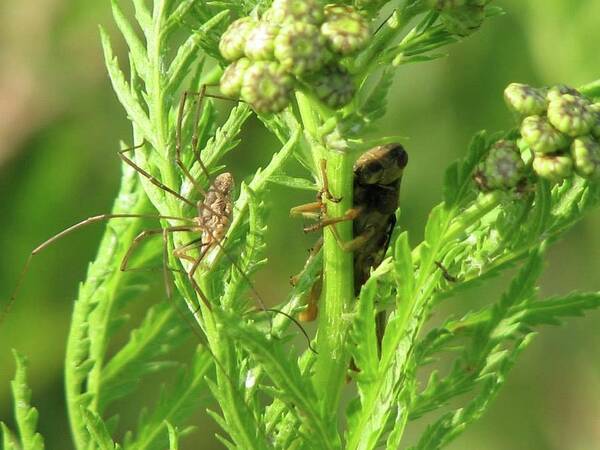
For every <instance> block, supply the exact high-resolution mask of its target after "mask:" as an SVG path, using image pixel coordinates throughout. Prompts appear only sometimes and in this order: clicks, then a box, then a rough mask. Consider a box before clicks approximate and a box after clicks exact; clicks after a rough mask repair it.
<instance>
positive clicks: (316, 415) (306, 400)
mask: <svg viewBox="0 0 600 450" xmlns="http://www.w3.org/2000/svg"><path fill="white" fill-rule="evenodd" d="M219 322H220V323H221V327H222V330H223V332H224V333H226V334H227V335H228V336H230V337H231V338H232V339H234V340H235V341H236V342H237V343H238V344H239V345H241V346H242V347H243V348H244V349H245V350H246V351H248V352H249V353H250V354H251V355H252V356H253V357H254V358H256V359H257V360H258V361H259V362H260V363H261V365H263V366H264V368H265V373H266V374H267V376H269V378H271V380H273V382H274V383H275V386H277V387H278V388H279V389H280V390H281V391H282V393H284V394H285V395H286V396H287V397H289V398H290V400H291V401H292V402H293V404H294V405H296V408H298V409H299V410H300V411H301V412H302V415H301V416H302V418H303V419H304V420H305V421H306V424H307V426H308V427H309V428H310V429H312V430H314V432H315V434H316V436H315V438H316V439H317V440H318V441H319V443H320V444H319V448H323V449H330V448H336V447H337V444H336V441H337V439H338V438H337V437H336V436H335V435H333V436H332V435H331V434H330V431H329V430H326V429H325V428H324V424H325V421H324V420H323V418H322V417H321V416H320V412H319V407H318V402H317V398H316V394H315V392H314V390H313V388H312V385H311V384H310V382H309V380H308V379H307V378H305V377H303V376H302V374H301V372H300V368H299V367H298V364H297V363H296V361H294V360H293V359H291V358H290V357H289V356H288V353H289V352H288V351H287V350H286V349H285V348H284V347H283V346H281V344H280V343H278V342H277V341H276V340H270V341H269V340H267V338H266V337H265V336H264V335H263V334H262V333H260V332H258V331H257V330H256V329H254V328H252V327H250V326H248V325H247V324H245V323H243V322H240V320H239V318H237V317H230V316H227V315H224V314H222V315H220V318H219Z"/></svg>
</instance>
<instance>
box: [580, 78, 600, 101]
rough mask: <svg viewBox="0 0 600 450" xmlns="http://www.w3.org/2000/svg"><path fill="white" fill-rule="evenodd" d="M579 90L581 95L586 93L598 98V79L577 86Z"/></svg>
mask: <svg viewBox="0 0 600 450" xmlns="http://www.w3.org/2000/svg"><path fill="white" fill-rule="evenodd" d="M579 91H580V92H581V93H582V94H583V95H587V96H588V97H592V98H598V97H600V80H596V81H592V82H591V83H588V84H586V85H584V86H581V87H580V88H579Z"/></svg>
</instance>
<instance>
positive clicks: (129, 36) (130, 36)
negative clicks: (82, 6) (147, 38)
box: [111, 0, 148, 79]
mask: <svg viewBox="0 0 600 450" xmlns="http://www.w3.org/2000/svg"><path fill="white" fill-rule="evenodd" d="M111 7H112V13H113V17H114V19H115V23H116V24H117V27H118V28H119V31H120V32H121V34H122V35H123V37H124V38H125V42H126V43H127V46H128V47H129V58H130V60H131V61H133V63H134V64H135V69H136V71H137V73H138V74H139V75H140V77H142V79H147V78H148V56H147V53H146V47H145V45H144V43H143V42H142V40H141V39H140V37H139V36H138V34H137V32H136V31H135V30H134V29H133V26H132V24H131V23H130V22H129V20H128V19H127V17H125V14H124V13H123V10H122V9H121V6H120V5H119V1H118V0H111Z"/></svg>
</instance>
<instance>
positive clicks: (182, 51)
mask: <svg viewBox="0 0 600 450" xmlns="http://www.w3.org/2000/svg"><path fill="white" fill-rule="evenodd" d="M228 15H229V11H227V10H225V11H221V12H220V13H218V14H217V15H215V16H214V17H213V18H211V19H210V20H209V21H208V22H206V23H204V24H203V25H202V27H200V29H199V30H198V31H196V32H194V33H193V34H192V35H191V36H189V37H188V38H187V40H186V41H185V42H184V43H183V45H181V46H180V47H179V48H178V49H177V54H176V55H175V58H174V59H173V61H172V62H171V65H170V66H169V70H168V73H167V85H166V88H165V92H167V93H172V92H175V91H176V90H177V89H178V88H179V86H180V85H181V83H182V82H183V80H184V79H185V77H186V76H187V75H188V74H189V71H190V67H191V66H192V64H193V62H194V61H195V60H196V59H197V58H198V48H199V47H200V43H201V42H202V40H203V39H204V38H205V36H206V33H208V32H209V31H210V30H211V29H213V28H214V27H215V26H216V25H218V24H219V23H220V22H221V21H222V20H223V19H224V18H225V17H226V16H228Z"/></svg>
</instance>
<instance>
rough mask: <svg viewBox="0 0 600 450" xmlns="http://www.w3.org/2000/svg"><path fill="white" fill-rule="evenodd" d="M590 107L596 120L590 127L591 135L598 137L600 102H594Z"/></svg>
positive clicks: (599, 135) (599, 136) (599, 133)
mask: <svg viewBox="0 0 600 450" xmlns="http://www.w3.org/2000/svg"><path fill="white" fill-rule="evenodd" d="M590 108H591V110H592V111H593V112H595V113H596V120H595V122H594V126H593V127H592V136H594V137H595V138H596V139H600V103H594V104H593V105H592V106H590Z"/></svg>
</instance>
